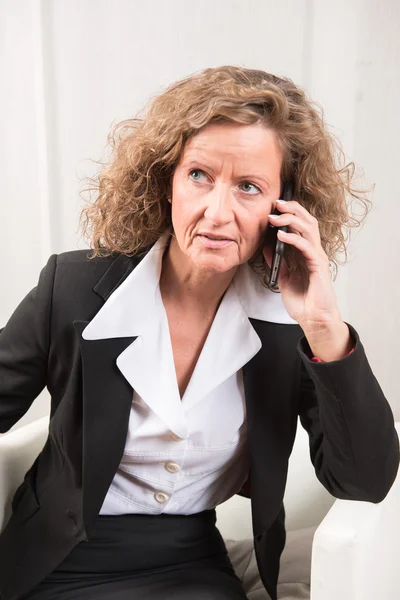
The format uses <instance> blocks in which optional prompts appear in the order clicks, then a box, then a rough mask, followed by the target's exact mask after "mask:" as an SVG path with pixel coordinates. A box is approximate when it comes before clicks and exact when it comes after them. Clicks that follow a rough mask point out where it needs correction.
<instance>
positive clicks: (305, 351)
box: [298, 321, 361, 365]
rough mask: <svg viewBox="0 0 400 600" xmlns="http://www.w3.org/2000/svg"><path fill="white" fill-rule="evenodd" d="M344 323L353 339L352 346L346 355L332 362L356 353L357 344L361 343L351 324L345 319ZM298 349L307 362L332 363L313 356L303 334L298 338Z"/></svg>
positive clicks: (345, 358)
mask: <svg viewBox="0 0 400 600" xmlns="http://www.w3.org/2000/svg"><path fill="white" fill-rule="evenodd" d="M345 323H346V325H347V326H348V328H349V330H350V333H351V337H352V341H353V344H352V346H353V348H352V350H350V352H349V354H347V355H346V356H344V357H343V358H341V359H340V360H339V361H333V362H340V361H341V360H344V361H347V360H348V359H349V356H350V355H351V354H355V353H357V350H358V346H359V345H360V344H361V342H360V338H359V335H358V333H357V331H356V330H355V329H354V327H353V326H352V325H350V324H349V323H347V322H346V321H345ZM298 349H299V351H300V354H301V355H302V356H303V360H304V359H305V360H306V362H308V363H309V364H311V363H312V364H315V365H316V364H318V363H322V364H323V365H326V364H332V363H326V362H325V361H323V360H322V359H321V358H318V357H317V356H314V354H313V352H312V350H311V348H310V344H309V343H308V341H307V338H306V337H305V335H303V336H302V338H301V339H300V340H299V342H298Z"/></svg>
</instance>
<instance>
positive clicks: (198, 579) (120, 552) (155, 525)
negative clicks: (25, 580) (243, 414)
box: [20, 510, 247, 600]
mask: <svg viewBox="0 0 400 600" xmlns="http://www.w3.org/2000/svg"><path fill="white" fill-rule="evenodd" d="M215 523H216V514H215V510H208V511H204V512H201V513H198V514H195V515H188V516H183V515H141V514H140V515H137V514H130V515H118V516H99V517H98V518H97V520H96V523H95V527H94V530H93V531H92V533H91V535H90V538H89V540H88V541H86V542H81V543H79V544H78V545H77V546H76V547H75V548H74V549H73V550H72V552H71V553H70V554H69V555H68V556H67V558H66V559H65V560H64V561H63V562H62V563H61V564H60V565H59V566H58V567H57V568H56V569H55V570H54V571H53V572H52V573H50V574H49V575H48V576H47V577H46V578H45V579H44V580H43V581H41V582H40V583H39V584H38V585H37V586H35V588H34V589H32V590H30V592H29V593H28V594H25V595H23V596H21V597H20V598H21V600H55V599H57V600H81V599H82V600H89V599H93V600H94V599H96V600H127V599H128V598H129V600H148V599H150V598H151V600H228V599H229V600H246V598H247V597H246V594H245V593H244V590H243V587H242V584H241V582H240V580H239V579H238V577H237V576H236V574H235V572H234V570H233V567H232V563H231V562H230V560H229V557H228V555H227V550H226V547H225V543H224V541H223V539H222V536H221V534H220V533H219V531H218V529H217V527H216V524H215Z"/></svg>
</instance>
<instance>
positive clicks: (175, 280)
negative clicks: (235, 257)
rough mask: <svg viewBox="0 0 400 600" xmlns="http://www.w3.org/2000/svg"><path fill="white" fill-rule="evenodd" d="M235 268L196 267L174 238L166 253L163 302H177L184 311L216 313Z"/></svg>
mask: <svg viewBox="0 0 400 600" xmlns="http://www.w3.org/2000/svg"><path fill="white" fill-rule="evenodd" d="M234 274H235V271H234V270H230V271H228V272H225V273H215V272H212V271H204V270H202V269H197V268H196V266H195V265H194V264H193V262H192V261H191V260H190V258H188V257H187V256H185V254H184V253H183V252H182V251H181V249H180V248H179V245H178V242H177V240H176V239H175V238H174V237H172V238H171V242H170V244H169V246H168V247H167V248H166V250H165V252H164V256H163V264H162V271H161V277H160V291H161V296H162V298H163V301H164V302H174V304H175V305H176V306H180V307H181V308H182V310H185V311H186V310H190V311H194V312H196V313H200V312H202V311H204V313H205V314H209V313H210V312H213V313H215V312H216V310H217V308H218V306H219V303H220V301H221V299H222V297H223V295H224V293H225V292H226V290H227V289H228V287H229V285H230V283H231V281H232V279H233V277H234Z"/></svg>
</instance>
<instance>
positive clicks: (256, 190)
mask: <svg viewBox="0 0 400 600" xmlns="http://www.w3.org/2000/svg"><path fill="white" fill-rule="evenodd" d="M240 185H242V186H246V187H247V189H243V191H244V192H246V193H248V192H250V191H251V189H253V190H255V191H254V192H253V193H250V194H249V195H250V196H254V195H255V194H259V193H260V192H261V190H260V188H259V187H258V186H256V185H254V183H250V181H244V182H243V183H241V184H240Z"/></svg>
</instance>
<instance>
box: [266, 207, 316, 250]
mask: <svg viewBox="0 0 400 600" xmlns="http://www.w3.org/2000/svg"><path fill="white" fill-rule="evenodd" d="M268 218H269V221H270V223H271V224H272V225H274V226H275V227H283V226H284V225H288V226H290V230H291V231H292V232H294V233H298V234H300V235H301V236H303V237H304V238H305V239H307V240H309V241H310V242H312V243H313V244H318V245H320V244H321V238H320V234H319V227H318V223H317V222H315V223H314V222H310V221H306V220H305V219H304V218H302V217H298V216H297V215H294V214H292V213H286V214H282V215H269V217H268Z"/></svg>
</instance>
